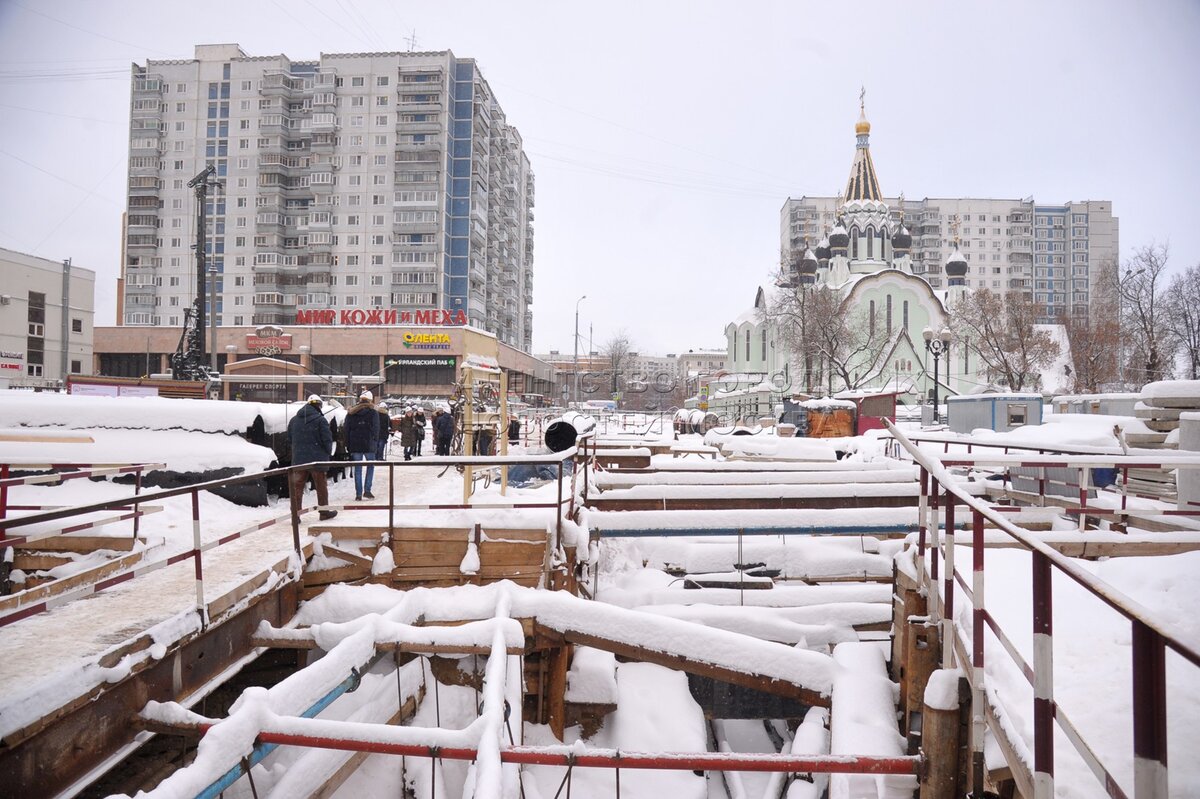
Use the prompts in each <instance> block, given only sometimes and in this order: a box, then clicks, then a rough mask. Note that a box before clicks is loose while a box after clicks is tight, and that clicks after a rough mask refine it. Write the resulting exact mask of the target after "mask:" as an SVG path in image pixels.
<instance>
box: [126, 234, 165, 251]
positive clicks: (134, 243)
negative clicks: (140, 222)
mask: <svg viewBox="0 0 1200 799" xmlns="http://www.w3.org/2000/svg"><path fill="white" fill-rule="evenodd" d="M125 248H126V249H128V250H129V251H130V252H134V251H143V252H144V251H146V250H154V249H157V248H158V236H156V235H154V234H153V233H149V234H142V233H135V234H131V235H129V236H127V237H126V238H125Z"/></svg>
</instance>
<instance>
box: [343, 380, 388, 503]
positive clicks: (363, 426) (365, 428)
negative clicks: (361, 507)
mask: <svg viewBox="0 0 1200 799" xmlns="http://www.w3.org/2000/svg"><path fill="white" fill-rule="evenodd" d="M373 399H374V396H373V395H372V394H371V392H370V391H364V392H363V393H361V394H359V395H358V404H357V405H355V406H354V407H353V408H351V409H350V410H349V411H348V412H347V413H346V422H345V427H346V449H348V450H349V451H350V460H352V461H369V460H371V459H372V458H374V457H375V444H376V442H378V440H379V426H380V425H379V412H378V411H376V410H375V406H374V405H373V404H372V400H373ZM374 479H375V467H374V466H368V467H367V482H366V485H365V486H364V485H363V478H362V467H361V466H355V467H354V500H355V501H356V502H360V501H362V499H363V497H366V498H367V499H375V495H374V494H372V493H371V481H372V480H374Z"/></svg>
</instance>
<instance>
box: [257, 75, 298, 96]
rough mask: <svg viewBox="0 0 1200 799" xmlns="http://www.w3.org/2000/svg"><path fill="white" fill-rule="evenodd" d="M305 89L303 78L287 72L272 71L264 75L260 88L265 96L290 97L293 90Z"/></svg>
mask: <svg viewBox="0 0 1200 799" xmlns="http://www.w3.org/2000/svg"><path fill="white" fill-rule="evenodd" d="M303 89H304V79H303V78H294V77H292V76H291V75H289V74H288V73H286V72H278V71H272V72H267V73H265V74H264V75H263V77H262V82H261V84H260V85H259V89H258V90H259V92H260V93H261V94H262V95H264V96H265V97H290V96H291V95H292V93H293V92H297V91H301V90H303Z"/></svg>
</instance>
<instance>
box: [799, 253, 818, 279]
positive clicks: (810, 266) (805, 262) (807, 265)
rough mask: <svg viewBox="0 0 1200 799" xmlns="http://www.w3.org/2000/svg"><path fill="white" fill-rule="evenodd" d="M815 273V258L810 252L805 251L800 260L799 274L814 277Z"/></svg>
mask: <svg viewBox="0 0 1200 799" xmlns="http://www.w3.org/2000/svg"><path fill="white" fill-rule="evenodd" d="M816 273H817V256H815V255H813V251H812V250H805V251H804V257H803V258H801V259H800V274H802V275H815V274H816Z"/></svg>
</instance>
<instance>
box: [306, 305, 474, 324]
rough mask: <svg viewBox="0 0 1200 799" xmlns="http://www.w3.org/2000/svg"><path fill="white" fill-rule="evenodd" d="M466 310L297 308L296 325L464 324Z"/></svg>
mask: <svg viewBox="0 0 1200 799" xmlns="http://www.w3.org/2000/svg"><path fill="white" fill-rule="evenodd" d="M466 323H467V314H466V311H461V310H459V311H444V310H441V309H437V310H429V311H395V310H387V311H385V310H382V309H378V308H377V309H373V310H369V311H367V310H363V309H362V308H355V309H354V310H347V311H335V310H332V309H330V308H322V309H311V310H310V309H307V308H301V309H299V310H297V311H296V324H298V325H355V326H365V325H397V324H400V325H465V324H466Z"/></svg>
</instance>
